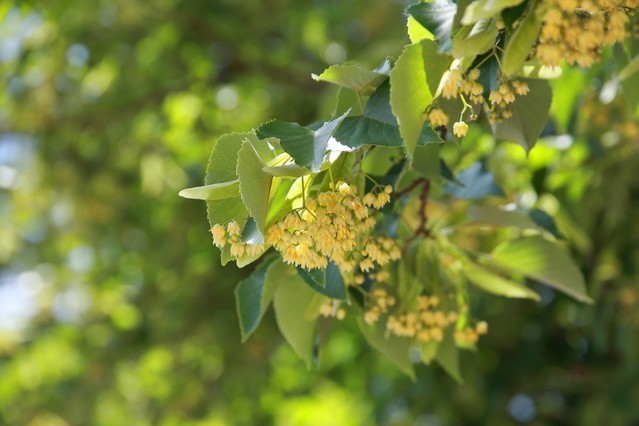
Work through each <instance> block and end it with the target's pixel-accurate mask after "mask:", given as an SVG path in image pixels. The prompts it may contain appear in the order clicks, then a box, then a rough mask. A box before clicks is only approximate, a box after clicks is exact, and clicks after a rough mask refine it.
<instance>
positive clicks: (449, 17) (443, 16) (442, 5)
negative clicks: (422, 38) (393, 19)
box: [406, 0, 457, 52]
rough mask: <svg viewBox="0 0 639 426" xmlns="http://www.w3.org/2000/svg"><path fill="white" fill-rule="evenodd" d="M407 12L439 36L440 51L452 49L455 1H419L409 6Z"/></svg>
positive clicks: (455, 11) (455, 10)
mask: <svg viewBox="0 0 639 426" xmlns="http://www.w3.org/2000/svg"><path fill="white" fill-rule="evenodd" d="M406 12H407V13H408V14H409V15H411V16H412V17H413V18H415V20H416V21H417V22H419V23H420V24H421V25H422V26H423V27H424V28H426V29H427V30H428V31H430V32H431V33H432V34H434V35H435V37H437V39H438V40H439V51H440V52H450V51H451V49H452V31H453V23H454V21H455V14H456V13H457V5H456V4H455V3H454V2H453V1H451V0H434V1H431V2H427V3H418V4H415V5H413V6H411V7H409V8H408V9H407V10H406Z"/></svg>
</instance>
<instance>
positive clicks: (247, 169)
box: [237, 140, 273, 231]
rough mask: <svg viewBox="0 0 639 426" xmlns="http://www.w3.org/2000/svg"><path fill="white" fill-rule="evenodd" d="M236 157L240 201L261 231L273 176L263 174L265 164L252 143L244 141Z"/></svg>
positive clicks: (264, 221)
mask: <svg viewBox="0 0 639 426" xmlns="http://www.w3.org/2000/svg"><path fill="white" fill-rule="evenodd" d="M238 155H239V159H238V162H237V175H238V177H239V181H240V194H241V196H242V201H243V202H244V205H246V207H247V208H248V210H249V212H250V214H251V217H253V219H255V223H256V224H257V227H258V229H260V230H261V231H263V230H264V224H265V223H266V213H267V210H268V200H269V193H270V191H271V183H272V181H273V176H271V175H270V174H268V173H266V172H264V170H263V168H264V167H266V164H265V163H264V160H263V159H262V158H261V157H260V155H259V154H258V152H257V150H256V149H255V147H254V143H251V142H250V141H248V140H247V141H245V142H244V143H243V144H242V148H241V149H240V151H239V152H238Z"/></svg>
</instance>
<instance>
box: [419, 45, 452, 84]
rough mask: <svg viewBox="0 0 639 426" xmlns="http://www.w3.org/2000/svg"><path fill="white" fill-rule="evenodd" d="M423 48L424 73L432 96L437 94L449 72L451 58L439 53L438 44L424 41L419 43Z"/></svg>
mask: <svg viewBox="0 0 639 426" xmlns="http://www.w3.org/2000/svg"><path fill="white" fill-rule="evenodd" d="M419 44H420V46H422V60H423V62H424V71H425V72H426V81H427V82H428V88H429V89H430V93H431V94H433V95H434V94H435V93H437V89H438V88H439V83H440V82H441V80H442V77H443V76H444V73H445V72H446V71H448V67H449V66H450V57H449V56H448V55H446V54H443V53H439V50H438V46H437V43H435V42H433V41H430V40H424V41H422V42H421V43H419Z"/></svg>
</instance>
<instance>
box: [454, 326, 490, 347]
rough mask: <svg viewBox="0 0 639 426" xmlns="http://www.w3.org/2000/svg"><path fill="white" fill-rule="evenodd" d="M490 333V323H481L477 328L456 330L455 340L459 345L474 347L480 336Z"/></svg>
mask: <svg viewBox="0 0 639 426" xmlns="http://www.w3.org/2000/svg"><path fill="white" fill-rule="evenodd" d="M486 333H488V323H486V321H479V322H478V323H477V324H476V325H475V327H466V328H463V329H461V330H456V331H455V334H454V335H453V338H454V339H455V343H457V344H458V345H474V344H475V343H477V341H478V340H479V336H482V335H484V334H486Z"/></svg>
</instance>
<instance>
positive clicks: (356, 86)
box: [313, 64, 388, 96]
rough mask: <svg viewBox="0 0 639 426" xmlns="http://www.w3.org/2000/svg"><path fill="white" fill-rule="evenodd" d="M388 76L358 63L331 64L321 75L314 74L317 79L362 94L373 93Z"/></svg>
mask: <svg viewBox="0 0 639 426" xmlns="http://www.w3.org/2000/svg"><path fill="white" fill-rule="evenodd" d="M386 78H388V75H387V74H386V73H380V72H377V71H371V70H368V69H366V68H364V67H363V66H361V65H357V64H341V65H331V66H330V67H329V68H327V69H326V70H325V71H324V72H322V73H321V74H320V75H316V74H313V79H314V80H316V81H325V82H328V83H333V84H336V85H338V86H342V87H346V88H348V89H351V90H353V91H354V92H357V93H359V94H360V95H361V96H365V95H368V94H370V93H372V92H373V91H374V90H375V89H376V88H377V86H379V85H380V84H381V83H382V82H383V81H384V80H386Z"/></svg>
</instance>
